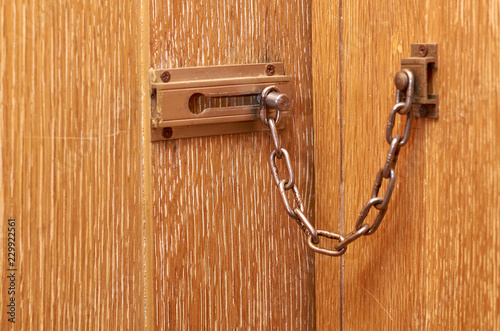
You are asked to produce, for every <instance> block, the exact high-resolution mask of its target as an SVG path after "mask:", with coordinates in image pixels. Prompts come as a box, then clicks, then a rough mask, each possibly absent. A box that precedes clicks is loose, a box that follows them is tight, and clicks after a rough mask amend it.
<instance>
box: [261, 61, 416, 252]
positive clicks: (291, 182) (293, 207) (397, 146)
mask: <svg viewBox="0 0 500 331" xmlns="http://www.w3.org/2000/svg"><path fill="white" fill-rule="evenodd" d="M402 72H404V73H405V74H406V75H407V77H408V84H407V86H406V89H405V90H403V91H401V90H397V93H396V104H395V105H394V106H393V107H392V110H391V113H390V115H389V121H388V122H387V130H386V140H387V142H388V143H389V145H390V148H389V152H388V153H387V159H386V162H385V164H384V166H383V167H382V168H380V170H379V171H378V173H377V176H376V178H375V183H374V184H373V190H372V194H371V198H370V199H369V200H368V201H367V202H366V203H365V205H364V206H363V208H362V209H361V211H360V212H359V215H358V219H357V221H356V226H355V228H354V230H353V231H351V232H350V233H348V234H347V235H346V236H342V235H340V234H338V233H335V232H330V231H325V230H316V229H315V228H314V227H313V226H312V224H311V223H310V222H309V220H308V219H307V216H306V215H305V211H304V205H303V203H302V199H301V197H300V194H299V190H298V188H297V186H296V185H295V178H294V175H293V169H292V164H291V160H290V154H288V151H287V150H286V149H284V148H282V147H281V145H280V142H279V138H278V132H277V129H276V126H277V124H278V122H279V120H280V111H279V110H276V115H275V117H274V118H271V117H268V114H267V110H268V109H267V106H266V102H265V99H266V97H267V95H268V94H269V93H271V92H278V93H279V92H280V90H279V88H278V87H276V86H270V87H267V88H266V89H264V91H262V94H261V99H260V118H261V121H262V124H264V125H265V126H267V127H268V128H269V130H270V137H271V140H272V142H273V146H274V149H273V151H272V152H271V155H270V157H269V164H270V166H271V173H272V177H273V179H274V182H275V183H276V186H277V187H278V189H279V193H280V195H281V199H282V201H283V205H284V206H285V210H286V212H287V213H288V215H289V216H290V217H291V218H293V219H294V220H295V221H296V222H297V223H298V224H299V226H300V227H301V228H302V230H303V231H304V232H305V233H306V235H307V236H308V237H307V244H308V245H309V247H310V248H311V249H312V250H313V251H315V252H316V253H320V254H325V255H329V256H340V255H342V254H344V253H345V252H346V250H347V246H348V245H349V244H350V243H352V242H353V241H355V240H357V239H358V238H360V237H361V236H368V235H371V234H373V233H374V232H375V231H376V230H377V228H378V227H379V225H380V223H381V222H382V220H383V218H384V216H385V214H386V212H387V207H388V204H389V201H390V200H391V195H392V191H393V190H394V185H395V183H396V172H395V167H396V163H397V161H398V155H399V152H400V150H401V147H403V146H404V145H405V144H406V143H407V142H408V139H409V137H410V128H411V122H412V114H411V111H410V106H411V103H412V94H413V85H414V77H413V73H412V72H411V71H410V70H407V69H404V70H403V71H402ZM403 95H405V97H406V99H405V101H404V102H403V101H402V99H403ZM396 114H400V115H406V125H405V129H404V134H403V136H401V135H396V136H395V137H393V134H392V131H393V128H394V124H395V121H396ZM276 159H278V160H282V159H284V161H285V165H286V168H287V171H288V177H285V178H280V176H279V172H278V167H277V165H276ZM385 179H387V180H389V184H388V186H387V190H386V192H385V194H384V196H383V197H379V191H380V187H381V186H382V183H383V181H384V180H385ZM288 191H292V193H293V197H294V201H292V202H290V200H289V199H288V196H287V192H288ZM372 207H373V208H375V210H378V214H377V216H376V218H375V221H374V222H373V224H372V225H369V224H368V223H365V219H366V218H367V216H368V214H369V213H370V211H371V210H372ZM319 237H325V238H328V239H333V240H336V241H337V244H336V245H335V246H334V249H333V250H330V249H326V248H322V247H319V242H320V239H319Z"/></svg>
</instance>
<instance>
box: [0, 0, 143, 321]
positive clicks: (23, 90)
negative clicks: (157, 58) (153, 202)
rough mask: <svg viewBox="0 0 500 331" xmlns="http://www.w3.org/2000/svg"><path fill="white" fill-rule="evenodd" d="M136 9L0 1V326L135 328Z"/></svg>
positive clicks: (139, 248) (138, 290) (138, 269)
mask: <svg viewBox="0 0 500 331" xmlns="http://www.w3.org/2000/svg"><path fill="white" fill-rule="evenodd" d="M138 10H139V1H131V2H122V1H111V2H107V3H106V5H103V4H102V3H101V2H99V1H87V2H85V3H82V2H73V1H2V2H1V4H0V31H1V32H0V45H1V46H0V49H1V51H0V77H1V78H0V118H1V123H0V151H1V153H0V169H1V170H0V171H1V174H2V176H1V181H0V215H1V224H2V227H1V229H2V230H1V231H0V247H1V248H0V254H1V261H2V265H1V270H2V271H1V272H0V273H1V275H2V277H1V278H2V280H1V281H0V291H1V294H0V305H1V306H2V310H1V311H2V314H1V319H0V320H1V322H0V329H2V330H8V329H11V328H15V329H22V330H40V329H48V330H79V329H87V330H98V329H100V330H124V329H130V330H140V329H143V327H144V312H143V311H144V281H143V230H142V229H143V222H142V218H141V217H142V215H141V208H142V207H141V205H142V202H141V185H142V184H141V182H142V180H141V178H142V169H141V164H142V159H143V156H142V151H141V148H142V147H141V140H142V139H141V137H142V132H141V111H140V106H141V103H140V78H139V75H140V72H139V61H138V56H139V53H138V48H139V46H138V38H139V37H140V35H139V24H138V23H139V16H138ZM10 217H13V218H15V219H16V220H17V228H16V247H17V251H16V254H17V260H16V263H17V279H16V303H17V307H16V323H15V326H13V325H11V324H10V323H9V322H7V314H6V305H7V300H8V298H9V297H8V295H7V282H6V281H5V276H6V271H5V269H6V258H7V253H6V247H7V240H6V237H7V227H6V225H7V224H6V222H7V218H10Z"/></svg>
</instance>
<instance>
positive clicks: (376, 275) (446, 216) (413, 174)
mask: <svg viewBox="0 0 500 331" xmlns="http://www.w3.org/2000/svg"><path fill="white" fill-rule="evenodd" d="M332 6H334V5H333V4H332ZM324 12H325V13H326V11H324ZM499 15H500V8H499V4H498V3H496V2H488V1H472V0H462V1H459V2H453V3H450V2H447V1H444V0H443V1H434V2H432V3H429V2H425V1H414V2H406V3H401V2H394V3H392V2H390V3H387V2H382V1H377V2H370V3H367V2H362V1H349V2H346V3H344V8H343V17H344V19H343V21H342V24H343V31H344V36H343V38H342V39H340V40H339V44H342V45H343V53H342V54H343V57H344V59H345V61H344V66H343V67H342V69H341V70H342V71H341V73H342V74H343V75H344V81H345V85H344V98H343V99H344V104H343V109H344V110H345V111H344V112H343V116H341V122H343V124H342V126H343V128H344V136H345V139H344V143H343V158H344V169H345V179H344V187H345V192H344V196H345V231H346V232H349V231H351V229H353V228H354V224H355V221H356V217H357V213H358V212H359V209H360V207H361V206H362V204H363V203H364V202H365V201H366V200H367V199H368V198H369V195H370V191H371V186H372V183H373V181H374V177H375V174H376V171H377V170H378V167H380V166H381V164H382V162H383V160H384V159H385V154H386V153H387V149H388V145H387V143H386V142H385V139H384V130H385V126H386V121H387V117H388V113H389V110H390V107H391V105H392V102H393V96H394V87H393V83H392V77H393V75H394V74H395V73H396V72H397V71H398V70H399V67H400V65H399V63H400V59H401V58H402V57H408V56H409V54H410V44H411V43H417V42H437V43H438V44H439V69H438V74H437V77H436V80H435V85H436V89H437V91H436V92H437V93H438V94H439V95H440V118H439V120H437V121H433V120H425V119H417V120H415V121H414V122H413V125H412V133H411V138H410V142H409V143H408V144H407V145H406V146H405V147H404V149H403V151H402V153H401V155H400V157H399V164H398V166H397V169H396V172H397V174H398V184H397V185H396V188H395V191H394V194H393V197H392V202H391V204H390V205H389V211H388V213H387V216H386V218H385V220H384V222H383V223H382V225H381V226H380V228H379V230H378V231H377V232H376V233H375V234H374V235H373V236H370V237H365V238H362V239H360V240H359V241H358V242H356V243H354V244H352V245H351V246H350V247H349V249H348V251H347V253H346V255H345V284H344V287H345V302H344V305H345V313H344V315H343V316H341V318H343V319H344V322H345V329H348V330H373V329H381V330H385V329H396V330H399V329H453V330H454V329H463V330H470V329H481V330H496V329H498V328H499V323H500V321H499V316H500V305H499V301H498V297H499V287H500V281H499V279H500V278H499V276H498V270H499V258H498V252H499V251H500V241H499V239H498V237H499V236H498V235H499V233H500V225H499V224H500V223H499V215H500V210H499V202H500V200H499V199H500V189H499V179H500V168H499V167H498V163H499V161H500V155H499V149H498V146H499V142H500V133H499V132H500V118H499V109H500V98H499V91H500V82H499V80H498V76H499V74H500V64H499V63H500V61H499V57H498V52H497V50H498V49H499V48H500V35H499ZM317 24H318V25H321V24H322V21H321V20H320V19H316V20H315V21H314V22H313V26H314V28H316V27H315V26H316V25H317ZM316 47H317V46H316V45H315V44H313V52H314V51H315V49H316ZM315 74H316V73H315ZM337 74H340V72H338V73H337ZM316 80H317V79H315V81H316ZM333 96H334V95H329V96H325V97H329V98H332V97H333ZM320 112H321V110H318V109H316V113H315V117H316V118H317V116H318V114H319V113H320ZM401 129H402V128H401V123H400V124H399V129H398V128H396V129H395V130H399V131H398V132H400V131H401ZM316 136H318V135H316ZM332 151H333V153H334V155H335V153H337V152H336V149H335V147H334V146H330V149H329V151H327V152H325V151H324V148H321V149H316V150H315V153H316V160H323V158H324V155H325V154H326V153H332ZM338 153H340V152H338ZM326 155H329V154H326ZM328 157H329V156H328ZM315 172H316V174H317V176H318V178H319V177H320V176H322V175H321V174H322V173H324V172H327V173H329V169H328V167H326V166H325V163H324V162H323V161H322V162H317V163H316V164H315ZM318 200H319V199H318ZM319 206H322V205H321V203H319V202H318V214H319V213H321V210H320V207H319ZM369 219H370V220H372V219H373V217H372V218H369ZM317 260H319V259H317ZM318 273H319V271H318ZM320 286H323V285H322V284H321V283H320V281H319V278H318V283H317V288H319V287H320ZM325 308H328V307H325V306H321V304H320V302H319V301H318V302H317V310H318V316H320V315H321V314H322V310H324V309H325Z"/></svg>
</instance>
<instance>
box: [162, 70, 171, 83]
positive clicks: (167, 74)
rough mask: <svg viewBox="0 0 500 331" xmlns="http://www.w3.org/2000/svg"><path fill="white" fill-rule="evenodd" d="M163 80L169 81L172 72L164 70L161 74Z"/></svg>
mask: <svg viewBox="0 0 500 331" xmlns="http://www.w3.org/2000/svg"><path fill="white" fill-rule="evenodd" d="M160 78H161V81H162V82H164V83H167V82H168V81H169V80H170V72H168V71H164V72H162V73H161V75H160Z"/></svg>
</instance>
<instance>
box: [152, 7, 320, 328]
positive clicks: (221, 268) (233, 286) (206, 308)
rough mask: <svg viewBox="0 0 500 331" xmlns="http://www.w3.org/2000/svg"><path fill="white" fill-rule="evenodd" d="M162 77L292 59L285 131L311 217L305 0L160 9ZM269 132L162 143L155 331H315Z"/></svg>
mask: <svg viewBox="0 0 500 331" xmlns="http://www.w3.org/2000/svg"><path fill="white" fill-rule="evenodd" d="M151 18H152V24H151V62H152V66H153V67H154V68H161V67H164V68H168V67H186V66H201V65H222V64H240V63H241V64H245V63H259V62H269V61H283V62H284V63H285V68H286V71H287V74H290V75H291V76H292V83H293V95H291V96H290V97H291V99H292V100H293V102H294V107H295V115H294V120H293V123H290V124H289V125H287V127H286V129H285V130H284V131H283V132H282V133H281V136H282V143H283V145H284V147H285V148H287V149H288V150H289V151H290V153H291V155H292V157H293V167H294V169H295V174H296V177H297V178H298V186H299V188H300V191H301V193H302V196H303V198H304V201H305V205H306V210H307V213H308V215H310V217H311V219H314V190H313V187H314V181H313V178H314V177H313V171H312V162H313V153H312V96H311V30H310V5H309V2H308V1H296V2H291V1H277V2H266V1H261V0H254V1H248V2H244V3H241V2H230V1H214V2H206V1H202V2H199V1H166V0H156V1H152V2H151ZM270 151H271V146H270V142H269V138H268V135H267V134H266V133H253V134H241V135H229V136H216V137H208V138H196V139H186V140H177V141H171V142H157V143H154V144H153V149H152V155H153V159H152V164H153V180H154V188H153V199H154V200H153V201H154V207H153V208H154V222H155V225H154V226H155V234H154V238H155V260H156V262H155V267H156V274H155V277H156V278H155V291H156V295H155V300H156V305H155V313H156V317H155V326H156V327H157V328H162V329H163V328H167V329H173V330H175V329H186V328H188V327H191V328H193V329H200V328H201V329H225V330H227V329H233V328H236V327H241V328H245V329H246V328H252V329H253V328H257V329H259V328H264V329H269V328H276V327H278V328H282V329H301V330H305V329H313V328H314V323H315V315H314V301H315V299H314V280H313V276H314V269H313V257H312V254H311V252H310V251H309V250H308V249H307V248H306V244H305V241H304V236H303V234H302V233H301V232H300V230H299V228H298V227H297V225H296V223H295V222H294V221H291V220H290V219H288V217H287V214H286V212H285V211H284V210H283V207H282V205H281V200H280V197H279V195H278V191H277V189H276V187H275V186H274V184H273V181H272V179H271V175H270V171H269V165H268V163H267V160H268V157H269V153H270Z"/></svg>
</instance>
